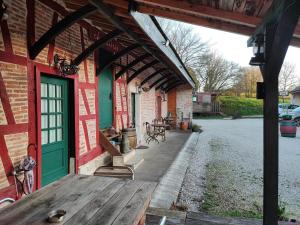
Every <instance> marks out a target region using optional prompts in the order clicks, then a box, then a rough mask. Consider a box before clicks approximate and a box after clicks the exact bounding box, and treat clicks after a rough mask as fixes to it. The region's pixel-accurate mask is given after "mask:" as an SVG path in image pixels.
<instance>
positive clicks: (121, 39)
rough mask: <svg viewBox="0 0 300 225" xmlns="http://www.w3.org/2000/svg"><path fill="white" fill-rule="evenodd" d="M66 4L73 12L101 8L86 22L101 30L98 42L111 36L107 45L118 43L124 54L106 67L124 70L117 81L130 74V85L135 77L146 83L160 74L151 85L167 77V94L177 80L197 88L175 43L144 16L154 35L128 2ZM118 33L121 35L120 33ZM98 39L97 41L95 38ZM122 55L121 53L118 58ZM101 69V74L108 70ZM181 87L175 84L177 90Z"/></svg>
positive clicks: (67, 1) (73, 1)
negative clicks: (171, 42) (129, 6)
mask: <svg viewBox="0 0 300 225" xmlns="http://www.w3.org/2000/svg"><path fill="white" fill-rule="evenodd" d="M64 2H65V4H66V7H67V9H68V10H69V12H75V11H78V10H80V9H81V8H82V7H84V6H86V5H88V4H91V5H93V6H94V7H96V8H97V11H96V12H93V13H92V14H89V15H87V16H85V18H84V19H85V20H87V21H88V22H90V23H91V24H92V25H93V26H95V27H96V28H98V29H99V31H100V33H101V34H100V37H98V39H99V38H101V39H103V38H105V36H110V39H107V40H108V41H107V40H106V42H107V43H117V45H118V49H120V50H119V51H120V52H116V53H115V54H114V55H113V56H112V57H111V58H109V59H108V61H106V62H105V65H104V67H105V68H106V67H108V66H110V65H113V64H115V65H117V66H120V67H121V71H120V73H118V74H117V76H116V78H118V77H120V76H121V75H122V74H123V73H125V72H128V75H129V76H128V82H130V81H132V80H133V79H134V78H135V77H139V78H143V79H144V80H145V79H147V77H149V76H151V75H153V74H154V73H155V72H156V71H159V72H158V73H156V74H154V75H153V76H152V77H151V79H149V82H150V86H151V83H152V84H153V83H155V81H157V80H159V79H162V78H163V77H166V80H167V81H168V82H167V83H166V84H165V85H164V86H163V87H162V89H164V90H166V91H167V90H169V89H170V88H173V87H171V85H172V83H173V82H174V81H177V84H178V85H181V84H188V85H190V86H191V87H194V86H195V83H194V81H193V79H192V78H191V76H190V74H189V72H188V70H187V69H186V67H185V65H184V64H183V62H182V61H181V59H180V58H179V56H178V55H177V53H176V51H175V49H174V47H173V46H172V44H169V43H168V44H166V42H167V41H168V40H167V37H166V35H165V34H164V33H163V31H162V29H161V28H160V26H159V24H158V23H157V22H156V20H155V18H154V17H150V16H145V17H147V18H145V17H144V19H147V21H148V24H147V26H148V27H150V30H151V32H152V33H153V34H155V37H153V36H151V34H149V32H147V31H146V30H145V27H142V24H141V23H139V21H138V20H137V18H134V16H132V15H131V14H130V12H129V10H128V4H129V2H128V1H118V4H115V3H116V2H114V1H104V3H103V1H96V0H95V1H94V0H90V1H88V0H80V1H78V0H64ZM110 3H112V4H110ZM118 30H119V31H121V32H118ZM96 40H97V38H95V41H96ZM122 51H123V52H122ZM118 53H120V54H119V55H118ZM128 56H130V57H128ZM75 61H76V59H75ZM99 69H100V72H101V70H102V69H104V68H99ZM152 78H153V79H152ZM162 80H163V79H162ZM159 84H160V83H159V82H158V83H157V84H155V86H154V87H158V86H159ZM178 85H175V87H176V86H178Z"/></svg>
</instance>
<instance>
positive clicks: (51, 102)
mask: <svg viewBox="0 0 300 225" xmlns="http://www.w3.org/2000/svg"><path fill="white" fill-rule="evenodd" d="M49 112H55V100H50V101H49Z"/></svg>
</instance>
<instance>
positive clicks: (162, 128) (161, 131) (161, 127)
mask: <svg viewBox="0 0 300 225" xmlns="http://www.w3.org/2000/svg"><path fill="white" fill-rule="evenodd" d="M151 126H153V127H154V131H156V132H157V135H159V136H161V137H162V139H163V141H165V140H166V127H167V125H166V124H163V123H153V124H151Z"/></svg>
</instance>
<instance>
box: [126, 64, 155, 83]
mask: <svg viewBox="0 0 300 225" xmlns="http://www.w3.org/2000/svg"><path fill="white" fill-rule="evenodd" d="M157 63H159V61H158V60H156V59H154V60H153V61H152V62H150V63H148V64H145V65H144V66H142V67H141V68H140V69H138V70H137V71H136V72H135V73H134V74H132V75H131V76H130V77H128V79H127V84H129V83H130V82H131V81H132V80H133V79H134V78H136V77H137V76H138V75H140V74H141V73H142V72H144V71H145V70H146V69H149V68H150V67H152V66H154V65H156V64H157Z"/></svg>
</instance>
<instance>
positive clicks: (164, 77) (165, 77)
mask: <svg viewBox="0 0 300 225" xmlns="http://www.w3.org/2000/svg"><path fill="white" fill-rule="evenodd" d="M167 78H168V75H167V76H162V77H161V78H159V79H157V80H156V81H154V82H153V83H152V84H151V85H150V86H149V88H150V89H152V88H153V87H154V86H155V85H157V84H159V83H160V82H162V81H163V80H165V79H167Z"/></svg>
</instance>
